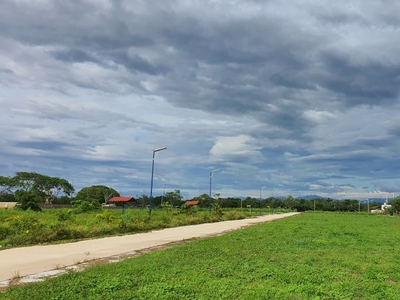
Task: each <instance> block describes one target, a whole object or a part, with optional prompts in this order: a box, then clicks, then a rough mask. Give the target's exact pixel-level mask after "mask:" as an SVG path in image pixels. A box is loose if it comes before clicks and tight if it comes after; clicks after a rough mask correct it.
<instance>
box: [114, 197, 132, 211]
mask: <svg viewBox="0 0 400 300" xmlns="http://www.w3.org/2000/svg"><path fill="white" fill-rule="evenodd" d="M108 202H109V203H115V204H119V203H121V204H122V213H124V209H125V203H135V202H137V201H136V199H135V198H133V197H112V198H111V199H110V200H108Z"/></svg>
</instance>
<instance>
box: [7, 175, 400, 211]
mask: <svg viewBox="0 0 400 300" xmlns="http://www.w3.org/2000/svg"><path fill="white" fill-rule="evenodd" d="M74 192H75V189H74V187H73V186H72V184H71V183H70V182H69V181H68V180H66V179H63V178H59V177H51V176H47V175H42V174H39V173H36V172H17V173H16V174H15V176H12V177H7V176H0V201H1V202H14V201H16V202H18V207H19V208H21V209H23V210H26V209H31V210H40V207H41V205H42V204H53V203H57V204H72V202H73V201H78V200H79V201H92V202H95V203H98V204H101V203H107V201H108V200H109V199H110V198H112V197H115V196H119V195H120V194H119V193H118V192H117V191H116V190H114V189H113V188H111V187H108V186H104V185H93V186H90V187H85V188H83V189H81V190H80V191H79V192H78V193H77V194H76V196H75V197H73V195H74ZM190 200H197V201H199V205H198V206H199V207H200V208H208V207H209V206H211V205H212V204H218V205H219V206H220V207H221V208H262V209H268V208H269V209H276V208H285V209H291V210H296V211H310V210H318V211H341V212H348V211H367V209H368V207H369V208H370V209H373V208H379V207H380V203H376V202H372V203H369V205H367V203H365V201H364V202H360V201H359V200H356V199H346V200H335V199H330V198H318V199H311V200H306V199H299V198H294V197H292V196H290V195H289V196H287V197H285V198H280V197H268V198H264V199H259V198H254V197H246V198H244V199H243V198H234V197H228V198H222V197H218V198H213V197H210V196H209V195H207V194H202V195H199V196H197V197H194V198H193V199H190ZM183 203H184V198H183V196H182V194H181V192H180V190H174V191H170V192H167V193H166V194H163V195H160V196H156V197H153V200H152V205H153V206H154V207H162V206H165V205H171V206H173V207H180V206H182V204H183ZM149 204H150V199H149V197H148V196H147V195H140V196H138V195H137V196H136V203H135V206H138V207H147V206H148V205H149ZM391 204H392V209H391V210H392V212H394V213H397V212H400V198H399V197H397V198H395V199H393V200H392V202H391Z"/></svg>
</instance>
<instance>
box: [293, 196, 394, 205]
mask: <svg viewBox="0 0 400 300" xmlns="http://www.w3.org/2000/svg"><path fill="white" fill-rule="evenodd" d="M296 199H305V200H313V199H332V200H339V199H333V198H329V197H322V196H318V195H305V196H301V197H296ZM349 199H351V198H349ZM352 200H353V199H352ZM354 200H362V201H366V200H369V202H376V203H385V201H386V199H384V198H369V199H354ZM391 200H392V199H388V202H390V201H391Z"/></svg>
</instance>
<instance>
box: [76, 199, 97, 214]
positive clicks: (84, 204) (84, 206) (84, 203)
mask: <svg viewBox="0 0 400 300" xmlns="http://www.w3.org/2000/svg"><path fill="white" fill-rule="evenodd" d="M72 206H73V207H74V210H75V212H76V213H84V212H89V211H96V210H100V208H101V204H100V203H99V202H98V201H96V200H75V201H72Z"/></svg>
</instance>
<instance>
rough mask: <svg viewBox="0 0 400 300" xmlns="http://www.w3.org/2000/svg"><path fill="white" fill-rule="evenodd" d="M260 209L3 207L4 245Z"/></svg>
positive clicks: (0, 231) (0, 244) (0, 235)
mask: <svg viewBox="0 0 400 300" xmlns="http://www.w3.org/2000/svg"><path fill="white" fill-rule="evenodd" d="M257 213H258V211H257ZM257 213H256V212H254V211H253V212H250V211H248V210H245V209H243V210H235V211H234V210H227V211H225V212H224V214H223V215H219V214H214V213H213V212H211V213H210V212H209V211H208V210H203V211H201V210H199V211H197V210H196V211H194V212H191V213H190V214H188V213H185V212H182V211H180V210H157V209H155V210H153V214H152V216H151V218H150V217H149V215H148V211H147V210H144V209H126V210H125V212H124V213H123V214H122V212H121V210H103V211H101V210H99V211H95V212H87V213H76V211H74V210H72V209H47V210H44V211H43V212H33V211H20V210H12V209H11V210H10V209H2V210H0V249H6V248H11V247H17V246H28V245H35V244H43V243H53V242H65V241H73V240H78V239H85V238H96V237H103V236H110V235H119V234H127V233H139V232H146V231H150V230H154V229H161V228H167V227H176V226H184V225H191V224H200V223H206V222H218V221H223V220H234V219H242V218H246V217H251V216H254V215H257ZM263 213H268V211H263Z"/></svg>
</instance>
